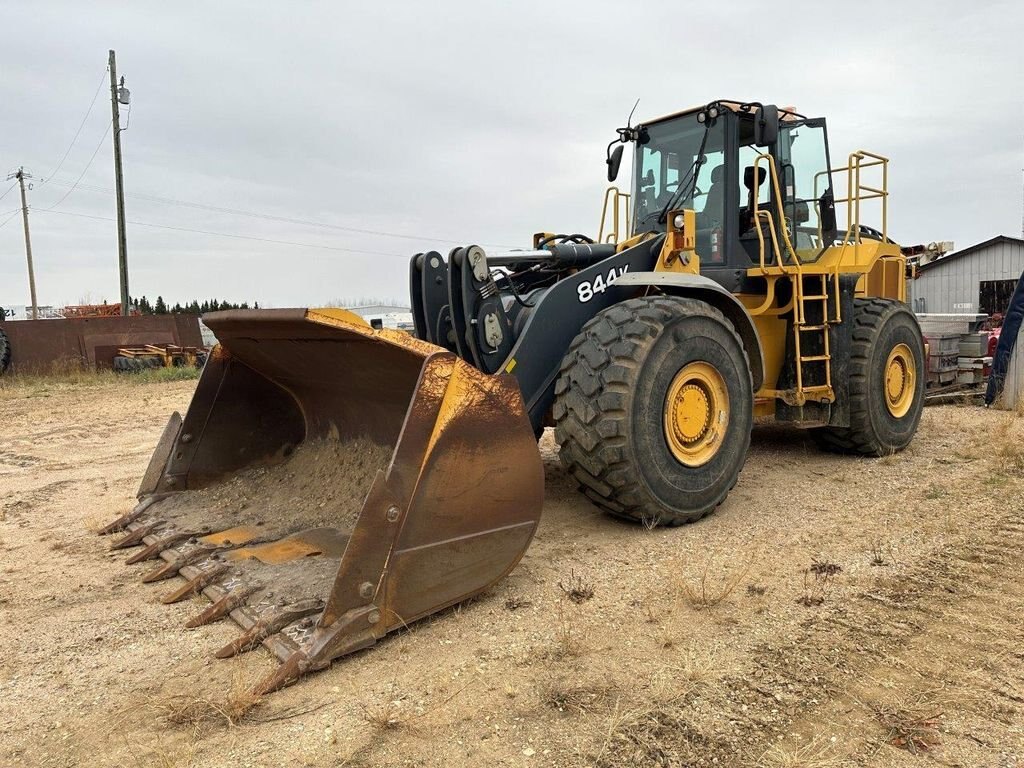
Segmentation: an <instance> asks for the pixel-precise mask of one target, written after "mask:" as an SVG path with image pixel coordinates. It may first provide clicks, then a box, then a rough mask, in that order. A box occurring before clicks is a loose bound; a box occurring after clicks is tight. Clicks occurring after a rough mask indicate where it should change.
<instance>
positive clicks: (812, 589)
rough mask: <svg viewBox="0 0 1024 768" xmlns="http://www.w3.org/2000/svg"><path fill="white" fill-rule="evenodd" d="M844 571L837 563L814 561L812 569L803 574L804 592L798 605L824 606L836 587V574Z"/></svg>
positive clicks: (807, 606) (809, 606) (798, 600)
mask: <svg viewBox="0 0 1024 768" xmlns="http://www.w3.org/2000/svg"><path fill="white" fill-rule="evenodd" d="M842 570H843V569H842V568H841V567H840V566H838V565H836V564H835V563H828V562H821V561H818V560H812V561H811V565H810V567H809V568H808V569H807V570H805V571H804V572H803V591H802V593H801V595H800V597H798V598H797V599H796V601H797V603H799V604H800V605H802V606H804V607H806V608H814V607H816V606H819V605H822V604H823V603H824V602H825V599H826V598H827V597H828V596H829V594H830V593H831V592H832V588H833V587H834V586H835V580H836V574H837V573H840V572H841V571H842Z"/></svg>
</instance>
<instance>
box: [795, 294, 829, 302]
mask: <svg viewBox="0 0 1024 768" xmlns="http://www.w3.org/2000/svg"><path fill="white" fill-rule="evenodd" d="M800 298H801V299H802V300H803V301H813V300H818V301H824V300H825V299H827V298H828V294H822V295H821V296H817V295H815V296H801V297H800Z"/></svg>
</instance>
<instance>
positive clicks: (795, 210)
mask: <svg viewBox="0 0 1024 768" xmlns="http://www.w3.org/2000/svg"><path fill="white" fill-rule="evenodd" d="M776 151H777V158H776V160H777V162H778V168H779V183H780V185H781V186H782V196H783V203H782V211H783V219H784V220H783V221H780V222H779V223H780V225H783V226H785V228H786V231H787V232H788V233H789V239H790V243H791V244H792V245H793V249H794V250H795V251H796V254H797V257H798V258H799V259H800V261H803V262H806V261H814V260H816V259H817V258H818V256H820V255H821V253H822V251H823V250H824V249H825V248H827V247H828V246H830V245H832V243H833V242H834V241H835V239H836V234H837V233H836V214H835V193H834V191H833V187H832V173H831V171H830V159H829V153H828V135H827V133H826V129H825V119H824V118H813V119H801V120H799V121H796V122H788V121H786V122H783V124H782V126H781V127H780V131H779V140H778V144H777V146H776Z"/></svg>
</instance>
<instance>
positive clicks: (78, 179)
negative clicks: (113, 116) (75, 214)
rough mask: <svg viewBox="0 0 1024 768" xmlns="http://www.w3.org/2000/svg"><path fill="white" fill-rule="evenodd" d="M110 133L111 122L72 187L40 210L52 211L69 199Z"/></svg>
mask: <svg viewBox="0 0 1024 768" xmlns="http://www.w3.org/2000/svg"><path fill="white" fill-rule="evenodd" d="M108 133H110V123H107V129H106V130H105V131H103V135H102V136H101V137H100V141H99V143H98V144H97V145H96V149H94V150H93V152H92V157H90V158H89V162H88V163H86V164H85V168H83V169H82V172H81V173H80V174H78V178H77V179H75V183H74V184H72V185H71V188H70V189H69V190H68V191H67V192H65V193H64V196H63V197H62V198H61V199H60V200H58V201H57V202H56V203H54V204H53V205H51V206H50V207H49V208H40V209H39V210H41V211H52V210H53V209H54V208H56V207H57V206H58V205H60V204H61V203H63V202H64V201H65V200H67V199H68V197H69V196H70V195H71V193H72V192H74V191H75V189H77V188H78V184H79V182H81V181H82V178H83V177H84V176H85V174H86V172H87V171H88V170H89V168H90V167H92V162H93V160H95V159H96V155H97V154H99V151H100V148H101V147H102V146H103V142H104V141H106V140H107V134H108Z"/></svg>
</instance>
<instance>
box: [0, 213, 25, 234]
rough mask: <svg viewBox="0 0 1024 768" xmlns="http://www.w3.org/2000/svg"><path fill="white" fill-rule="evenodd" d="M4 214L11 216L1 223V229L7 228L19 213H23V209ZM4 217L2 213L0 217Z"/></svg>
mask: <svg viewBox="0 0 1024 768" xmlns="http://www.w3.org/2000/svg"><path fill="white" fill-rule="evenodd" d="M4 213H9V214H11V215H10V216H8V217H7V218H6V219H4V220H3V221H0V229H3V228H4V227H5V226H7V222H9V221H11V220H12V219H13V218H14V217H15V216H17V215H18V214H19V213H21V208H15V209H14V210H13V211H5V212H4ZM3 215H4V214H3V213H0V216H3Z"/></svg>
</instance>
